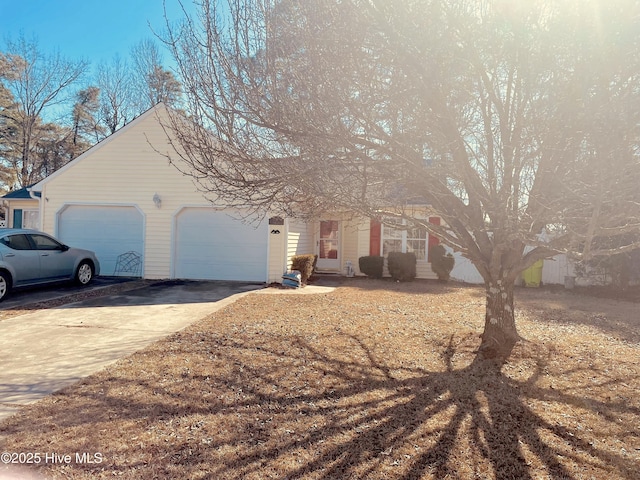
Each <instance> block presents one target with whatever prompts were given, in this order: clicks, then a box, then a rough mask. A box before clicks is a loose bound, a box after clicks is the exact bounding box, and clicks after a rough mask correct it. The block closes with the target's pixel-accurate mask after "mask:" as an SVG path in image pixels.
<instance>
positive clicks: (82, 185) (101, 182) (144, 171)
mask: <svg viewBox="0 0 640 480" xmlns="http://www.w3.org/2000/svg"><path fill="white" fill-rule="evenodd" d="M166 115H167V113H166V110H165V109H164V107H159V108H157V109H153V110H150V111H149V112H147V113H145V114H144V115H142V116H141V117H140V118H138V119H137V120H134V121H133V122H132V123H130V124H129V125H127V126H125V127H123V128H122V129H121V130H119V131H118V132H116V133H115V134H114V135H112V136H110V137H108V138H107V139H105V140H104V141H102V142H101V143H99V144H97V145H96V146H94V147H93V148H91V149H90V150H89V151H88V152H86V153H85V154H83V155H81V156H80V157H78V158H77V159H76V160H74V161H73V162H71V163H69V164H67V165H66V166H65V167H63V168H62V169H61V170H59V171H58V172H56V173H54V174H53V175H52V176H51V177H49V178H48V179H46V180H45V181H43V182H42V184H41V185H40V187H41V188H42V221H43V230H44V231H46V232H49V233H52V234H54V235H55V234H57V229H58V226H57V214H58V213H59V212H61V211H62V210H63V209H64V208H65V206H66V205H68V204H74V203H83V204H96V205H100V204H107V205H108V204H118V203H123V204H124V203H126V204H128V205H131V206H135V207H136V208H138V209H139V210H140V211H141V212H143V213H144V215H145V233H144V235H145V242H144V243H145V255H144V261H145V264H144V272H145V278H169V277H170V276H171V259H172V246H171V243H172V241H171V239H172V229H173V218H174V216H175V214H176V213H177V212H178V211H180V209H181V208H183V207H184V206H186V205H188V206H210V204H209V202H207V201H206V200H205V198H204V197H203V195H202V194H201V193H200V192H198V191H197V189H196V187H195V185H194V184H193V182H192V180H191V178H190V177H188V176H186V175H183V174H182V173H181V172H180V171H178V169H177V168H176V167H175V166H174V165H171V164H169V161H168V159H167V158H166V157H165V156H163V152H164V153H167V152H170V151H172V147H171V146H170V144H169V140H168V138H167V133H166V132H165V130H164V129H163V128H162V125H161V123H160V121H159V119H162V118H166ZM174 157H175V155H174ZM183 167H184V166H183ZM155 194H158V196H159V197H160V199H161V204H160V208H158V207H157V206H156V205H155V203H154V201H153V197H154V195H155Z"/></svg>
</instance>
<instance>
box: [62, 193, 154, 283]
mask: <svg viewBox="0 0 640 480" xmlns="http://www.w3.org/2000/svg"><path fill="white" fill-rule="evenodd" d="M58 237H59V238H60V240H61V241H62V242H64V243H66V244H68V245H71V246H72V247H78V248H86V249H88V250H93V251H94V252H96V255H97V256H98V260H99V261H100V274H101V275H117V276H132V277H141V276H142V275H143V273H144V272H143V265H144V264H143V254H144V221H143V216H142V212H140V210H138V209H137V208H135V207H125V206H111V205H109V206H107V205H105V206H102V205H69V206H67V207H66V208H65V209H64V210H63V211H62V212H61V214H60V216H59V218H58Z"/></svg>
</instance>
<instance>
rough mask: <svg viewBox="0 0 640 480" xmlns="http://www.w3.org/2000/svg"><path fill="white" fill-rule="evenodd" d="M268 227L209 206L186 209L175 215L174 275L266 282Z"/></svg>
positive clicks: (205, 278) (203, 278) (192, 277)
mask: <svg viewBox="0 0 640 480" xmlns="http://www.w3.org/2000/svg"><path fill="white" fill-rule="evenodd" d="M267 227H268V225H260V226H259V227H257V228H256V227H255V226H253V225H245V224H243V223H242V222H240V221H238V220H236V219H234V218H232V217H230V216H229V215H227V214H225V213H224V212H220V211H216V210H212V209H208V208H185V209H183V210H182V211H181V212H180V213H179V215H178V217H177V219H176V239H175V241H176V244H175V255H174V272H175V275H174V276H175V277H176V278H190V279H202V280H237V281H260V282H264V281H265V280H266V271H267V266H266V265H267V238H268V235H267V231H268V229H267Z"/></svg>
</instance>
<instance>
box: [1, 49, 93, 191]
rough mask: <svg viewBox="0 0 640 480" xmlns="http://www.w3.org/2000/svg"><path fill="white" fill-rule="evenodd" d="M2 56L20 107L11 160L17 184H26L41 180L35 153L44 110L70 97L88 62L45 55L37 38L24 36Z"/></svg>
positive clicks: (7, 81)
mask: <svg viewBox="0 0 640 480" xmlns="http://www.w3.org/2000/svg"><path fill="white" fill-rule="evenodd" d="M2 56H3V62H4V63H5V64H6V65H7V68H8V70H9V71H10V72H11V75H9V76H6V77H5V78H4V82H5V85H6V88H7V89H8V90H9V91H10V92H11V94H12V95H13V98H14V99H15V102H16V107H17V108H16V109H15V112H14V117H13V121H14V122H15V126H16V129H17V137H16V143H17V144H16V148H15V151H14V153H15V155H14V156H13V157H12V159H11V163H12V168H13V169H14V171H15V178H16V183H17V186H19V187H24V186H26V185H30V184H31V183H34V182H35V181H37V180H40V177H38V174H37V169H35V168H34V157H33V155H34V149H35V145H36V143H37V140H38V128H39V126H40V125H42V122H41V117H42V115H43V113H44V112H45V111H46V110H47V109H50V108H51V107H54V106H56V105H59V104H60V103H62V102H63V101H65V100H67V98H66V97H65V96H64V93H65V92H66V91H67V89H68V87H69V86H70V85H72V84H73V83H74V82H76V81H77V80H78V79H79V78H80V76H81V75H82V74H83V73H84V72H85V71H86V69H87V66H88V64H87V63H86V62H84V61H80V62H72V61H70V60H66V59H65V58H63V57H62V56H61V55H59V54H53V55H44V54H43V53H42V52H41V51H40V50H39V48H38V45H37V43H36V42H35V41H27V40H26V39H25V38H24V37H20V38H18V40H17V41H15V42H13V41H10V42H8V49H7V53H5V54H2Z"/></svg>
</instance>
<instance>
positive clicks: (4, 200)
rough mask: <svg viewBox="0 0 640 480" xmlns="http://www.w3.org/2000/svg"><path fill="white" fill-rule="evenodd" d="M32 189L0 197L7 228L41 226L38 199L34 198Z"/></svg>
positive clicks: (15, 191) (20, 190) (16, 191)
mask: <svg viewBox="0 0 640 480" xmlns="http://www.w3.org/2000/svg"><path fill="white" fill-rule="evenodd" d="M29 188H30V187H24V188H21V189H19V190H14V191H13V192H9V193H7V194H6V195H4V196H3V197H0V205H1V206H2V209H3V213H4V225H3V227H5V228H35V229H37V228H38V227H39V225H40V208H39V201H38V198H37V197H35V195H34V196H32V195H33V194H32V193H31V192H30V191H29Z"/></svg>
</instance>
